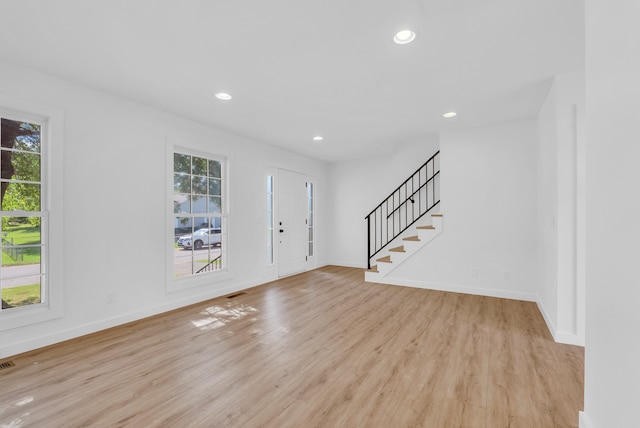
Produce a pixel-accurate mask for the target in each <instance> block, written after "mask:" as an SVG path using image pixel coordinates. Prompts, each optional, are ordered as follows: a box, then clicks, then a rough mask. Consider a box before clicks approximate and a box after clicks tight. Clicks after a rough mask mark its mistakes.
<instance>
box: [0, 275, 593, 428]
mask: <svg viewBox="0 0 640 428" xmlns="http://www.w3.org/2000/svg"><path fill="white" fill-rule="evenodd" d="M10 360H12V361H14V362H15V364H16V365H15V367H11V368H8V369H4V370H0V426H2V427H5V426H8V427H65V428H68V427H88V426H91V427H181V428H182V427H385V428H387V427H429V428H439V427H443V428H444V427H446V428H451V427H470V428H476V427H477V428H501V427H505V428H506V427H526V428H545V427H562V428H571V427H577V426H578V411H579V410H581V409H582V405H583V370H584V369H583V367H584V364H583V349H582V348H579V347H574V346H567V345H559V344H556V343H554V342H553V340H552V338H551V336H550V335H549V332H548V331H547V329H546V326H545V324H544V321H543V319H542V317H541V315H540V313H539V312H538V309H537V307H536V305H535V304H534V303H530V302H519V301H513V300H502V299H495V298H488V297H479V296H471V295H464V294H454V293H445V292H438V291H429V290H420V289H412V288H405V287H395V286H389V285H381V284H373V283H364V282H363V274H362V270H360V269H350V268H342V267H334V266H329V267H325V268H322V269H318V270H315V271H312V272H308V273H305V274H301V275H297V276H293V277H290V278H286V279H283V280H279V281H275V282H272V283H270V284H266V285H263V286H260V287H256V288H253V289H250V290H247V291H246V293H245V294H241V295H239V296H237V297H234V298H232V299H229V298H225V297H222V298H218V299H214V300H210V301H208V302H204V303H201V304H198V305H194V306H191V307H188V308H184V309H180V310H178V311H173V312H170V313H167V314H163V315H160V316H157V317H153V318H149V319H146V320H142V321H138V322H135V323H131V324H127V325H124V326H121V327H117V328H114V329H111V330H107V331H104V332H100V333H96V334H93V335H89V336H85V337H82V338H79V339H75V340H72V341H68V342H65V343H61V344H58V345H54V346H51V347H48V348H43V349H41V350H37V351H33V352H29V353H26V354H22V355H18V356H15V357H13V358H10ZM1 362H2V361H0V363H1Z"/></svg>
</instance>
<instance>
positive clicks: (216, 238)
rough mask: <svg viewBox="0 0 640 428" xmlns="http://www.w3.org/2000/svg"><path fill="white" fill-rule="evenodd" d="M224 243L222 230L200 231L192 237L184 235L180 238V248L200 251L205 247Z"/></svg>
mask: <svg viewBox="0 0 640 428" xmlns="http://www.w3.org/2000/svg"><path fill="white" fill-rule="evenodd" d="M221 243H222V231H221V230H220V229H198V230H196V231H195V232H194V233H193V236H192V235H184V236H181V237H180V238H178V247H182V248H184V249H191V248H192V247H193V249H195V250H199V249H201V248H202V247H203V246H205V245H206V246H210V245H216V246H220V245H221Z"/></svg>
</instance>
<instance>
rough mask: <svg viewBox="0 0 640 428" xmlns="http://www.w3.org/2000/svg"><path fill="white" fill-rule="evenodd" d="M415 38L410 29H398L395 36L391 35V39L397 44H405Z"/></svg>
mask: <svg viewBox="0 0 640 428" xmlns="http://www.w3.org/2000/svg"><path fill="white" fill-rule="evenodd" d="M415 38H416V33H414V32H413V31H411V30H402V31H398V32H397V33H396V35H395V36H393V41H394V42H396V43H397V44H399V45H406V44H407V43H411V42H413V40H414V39H415Z"/></svg>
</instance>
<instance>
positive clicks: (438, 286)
mask: <svg viewBox="0 0 640 428" xmlns="http://www.w3.org/2000/svg"><path fill="white" fill-rule="evenodd" d="M375 282H377V283H379V284H388V285H399V286H403V287H414V288H423V289H426V290H439V291H449V292H452V293H463V294H474V295H477V296H487V297H499V298H502V299H511V300H524V301H526V302H535V301H536V300H537V299H536V296H535V295H533V294H529V293H520V292H517V291H505V290H494V289H489V288H477V287H467V286H464V285H456V284H443V283H437V282H427V281H416V280H412V279H396V278H389V277H384V278H380V280H377V281H375Z"/></svg>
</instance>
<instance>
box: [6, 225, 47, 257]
mask: <svg viewBox="0 0 640 428" xmlns="http://www.w3.org/2000/svg"><path fill="white" fill-rule="evenodd" d="M5 233H6V234H5ZM3 236H4V239H5V240H6V241H10V242H13V244H14V245H29V244H31V245H34V244H35V245H38V244H40V227H39V226H31V225H30V224H21V225H16V226H7V227H5V228H4V230H3ZM6 241H5V242H6ZM21 252H22V257H17V258H13V257H12V255H14V254H12V251H11V250H9V249H7V250H5V251H2V265H3V266H14V265H27V264H37V263H40V247H30V248H22V249H21Z"/></svg>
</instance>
